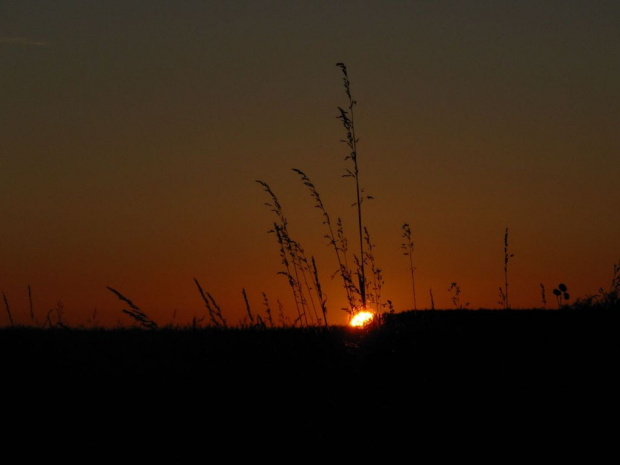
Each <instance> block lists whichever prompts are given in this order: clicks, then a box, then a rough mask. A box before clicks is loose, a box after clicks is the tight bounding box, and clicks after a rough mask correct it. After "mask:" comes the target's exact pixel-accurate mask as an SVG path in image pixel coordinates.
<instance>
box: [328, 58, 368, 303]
mask: <svg viewBox="0 0 620 465" xmlns="http://www.w3.org/2000/svg"><path fill="white" fill-rule="evenodd" d="M336 66H338V67H339V68H340V69H341V70H342V74H343V75H344V76H343V78H342V80H343V82H344V89H345V93H346V94H347V97H348V100H349V104H348V107H347V108H348V110H344V109H343V108H341V107H338V110H339V111H340V115H339V116H338V119H340V120H341V121H342V125H343V126H344V129H345V131H346V134H347V138H346V140H342V142H344V143H345V144H346V145H347V146H348V147H349V154H348V155H347V156H346V157H345V160H351V162H352V163H353V170H350V169H347V170H346V172H345V174H344V175H343V176H344V177H350V178H353V180H354V181H355V195H356V199H357V200H356V202H355V203H354V204H353V205H354V206H357V222H358V231H359V244H360V259H359V261H358V263H359V269H358V279H359V290H360V293H361V298H362V307H366V275H365V272H364V240H363V222H362V201H363V200H364V199H371V198H372V197H371V196H369V195H365V194H364V190H363V189H362V188H361V187H360V181H359V166H358V162H357V142H358V141H359V139H358V138H357V137H356V135H355V124H354V116H353V113H354V112H353V109H354V107H355V105H356V104H357V102H356V101H355V100H354V98H353V95H352V93H351V82H350V81H349V74H348V72H347V67H346V66H345V64H344V63H336Z"/></svg>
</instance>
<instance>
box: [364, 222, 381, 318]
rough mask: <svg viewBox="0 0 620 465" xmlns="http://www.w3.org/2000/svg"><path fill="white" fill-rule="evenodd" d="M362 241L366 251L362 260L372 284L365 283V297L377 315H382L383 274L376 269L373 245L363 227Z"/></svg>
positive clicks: (366, 229) (366, 230)
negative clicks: (373, 306) (368, 268)
mask: <svg viewBox="0 0 620 465" xmlns="http://www.w3.org/2000/svg"><path fill="white" fill-rule="evenodd" d="M364 241H365V242H366V250H365V252H364V259H365V261H366V264H367V265H368V266H370V271H371V274H372V283H370V282H367V283H366V292H365V294H366V296H368V297H370V300H371V301H372V302H373V303H374V304H375V309H376V313H377V315H380V314H381V313H382V310H383V307H384V304H382V303H381V289H382V288H383V284H384V282H383V274H382V272H381V268H379V267H377V264H376V259H375V254H374V249H375V245H374V244H373V243H372V242H371V240H370V233H369V232H368V228H366V227H364Z"/></svg>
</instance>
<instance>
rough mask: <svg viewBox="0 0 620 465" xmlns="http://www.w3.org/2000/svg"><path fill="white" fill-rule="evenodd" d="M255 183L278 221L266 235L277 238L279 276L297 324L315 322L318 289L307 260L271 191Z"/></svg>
mask: <svg viewBox="0 0 620 465" xmlns="http://www.w3.org/2000/svg"><path fill="white" fill-rule="evenodd" d="M256 182H257V183H259V184H260V185H261V186H262V187H263V189H264V190H265V192H267V194H269V196H270V197H271V202H267V203H265V205H267V206H268V207H270V209H271V211H272V212H274V213H275V214H276V217H277V218H278V222H275V223H274V227H273V229H271V230H269V232H270V233H275V234H276V239H277V241H278V245H279V246H280V257H281V259H282V264H283V265H284V267H285V270H284V271H280V272H279V273H278V274H282V275H284V276H286V278H287V279H288V282H289V285H290V287H291V289H292V291H293V297H294V300H295V306H296V309H297V314H298V321H299V322H300V324H301V325H302V326H309V325H310V324H315V323H318V322H319V315H318V312H317V304H316V302H315V299H314V297H313V295H314V294H317V287H316V286H314V287H313V285H312V279H313V278H312V273H313V271H312V267H311V265H310V261H309V260H308V259H307V257H306V253H305V251H304V249H303V247H302V246H301V244H300V243H299V242H298V241H295V240H293V239H292V238H291V236H290V234H289V231H288V221H287V219H286V217H285V216H284V213H283V211H282V206H281V204H280V202H279V201H278V198H277V197H276V195H275V194H274V192H273V190H272V189H271V188H270V187H269V185H268V184H267V183H266V182H264V181H260V180H257V181H256ZM317 297H318V298H319V300H321V296H320V295H317ZM319 305H320V304H319Z"/></svg>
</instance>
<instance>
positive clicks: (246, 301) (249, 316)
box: [242, 288, 254, 326]
mask: <svg viewBox="0 0 620 465" xmlns="http://www.w3.org/2000/svg"><path fill="white" fill-rule="evenodd" d="M242 292H243V300H244V301H245V310H246V311H247V313H248V318H249V319H250V324H251V325H252V326H254V316H253V315H252V310H251V309H250V302H249V301H248V295H247V293H246V292H245V288H243V290H242Z"/></svg>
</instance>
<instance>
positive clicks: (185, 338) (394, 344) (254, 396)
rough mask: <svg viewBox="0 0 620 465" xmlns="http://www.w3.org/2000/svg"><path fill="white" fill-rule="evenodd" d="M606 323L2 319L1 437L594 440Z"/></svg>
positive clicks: (298, 442) (17, 443)
mask: <svg viewBox="0 0 620 465" xmlns="http://www.w3.org/2000/svg"><path fill="white" fill-rule="evenodd" d="M617 323H618V313H617V312H614V311H576V310H566V311H564V310H562V311H540V310H538V311H534V310H532V311H525V310H520V311H517V310H514V311H503V310H502V311H498V310H495V311H482V310H479V311H425V312H407V313H402V314H396V315H388V316H387V319H386V322H385V323H384V324H383V326H381V327H380V328H374V329H364V330H354V329H350V328H343V327H334V328H330V329H329V330H325V329H307V330H302V329H296V330H290V329H288V330H284V329H274V330H250V329H244V330H228V331H215V330H197V331H191V330H156V331H149V330H139V329H136V330H63V329H57V330H49V329H46V330H36V329H27V328H16V329H4V330H2V331H0V361H1V366H2V373H1V380H2V386H1V387H0V392H2V397H1V400H2V404H3V406H2V416H1V417H0V419H1V421H2V422H3V424H4V426H5V427H6V428H7V433H5V434H4V437H3V438H2V448H3V451H7V450H19V451H21V452H20V453H21V454H23V456H24V457H28V456H29V455H30V454H41V453H42V452H43V453H45V454H47V455H49V456H59V454H67V453H71V451H73V452H76V451H80V453H88V454H93V455H92V457H96V456H99V455H102V454H110V455H111V456H117V457H119V460H120V454H124V456H123V458H124V459H129V458H130V457H136V455H133V454H139V456H140V457H141V458H142V459H144V458H147V457H150V458H160V459H161V458H163V457H165V456H166V454H167V456H175V457H177V458H179V460H176V461H175V463H180V462H183V461H184V460H181V459H180V457H183V456H185V455H187V454H189V455H187V456H188V457H190V456H195V455H196V454H198V457H200V458H201V460H203V459H204V460H206V458H207V457H212V455H210V454H213V453H217V454H222V453H224V454H228V456H229V458H230V460H231V461H236V460H234V459H235V457H237V458H240V457H242V456H243V457H247V456H248V455H252V456H259V455H260V456H264V457H267V456H274V454H275V455H277V454H285V453H286V454H289V453H290V452H291V451H292V452H295V453H297V454H301V456H310V455H312V454H323V457H325V454H328V453H329V454H334V453H345V454H351V453H352V452H350V451H357V453H359V452H360V451H362V452H364V451H368V452H369V453H370V451H373V450H374V451H376V450H382V451H384V452H385V453H389V452H391V451H396V450H401V451H402V450H407V451H409V452H415V453H420V454H421V453H423V452H425V453H432V454H433V456H434V457H435V458H437V459H440V458H441V457H442V456H444V454H449V455H451V456H454V455H460V456H465V455H468V456H469V457H470V458H471V457H473V456H484V455H489V454H490V455H491V456H492V455H493V454H494V453H498V451H500V450H501V451H502V452H501V453H503V454H504V456H503V457H504V458H505V457H515V456H516V455H519V454H524V455H525V452H524V451H526V450H527V451H529V450H534V449H536V450H541V449H540V448H541V447H543V448H544V449H543V450H546V451H548V452H549V453H551V450H552V449H558V450H563V451H569V450H572V451H577V449H580V450H581V449H584V450H583V451H582V452H584V453H587V454H588V455H589V456H590V458H593V457H594V456H596V454H598V453H600V452H601V451H602V450H605V448H606V447H608V446H609V447H611V446H612V445H614V444H616V441H617V440H616V438H617V421H618V420H617V418H618V413H620V412H619V411H618V395H619V394H620V390H619V387H620V383H619V382H618V381H617V376H618V371H619V370H618V369H619V365H618V355H617V354H618V353H619V352H620V351H619V350H618V349H619V343H618V341H619V339H618V336H617V331H618V324H617ZM610 422H611V423H610ZM610 425H611V426H610ZM586 450H587V452H586ZM493 451H495V452H493ZM129 454H131V455H129ZM170 454H172V455H170ZM218 456H219V455H218ZM213 457H214V456H213ZM333 458H336V457H335V456H334V457H333ZM539 458H540V457H539ZM222 461H224V460H218V462H222ZM226 461H228V460H226ZM297 461H298V460H297V459H294V458H293V456H291V462H293V463H296V462H297Z"/></svg>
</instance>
